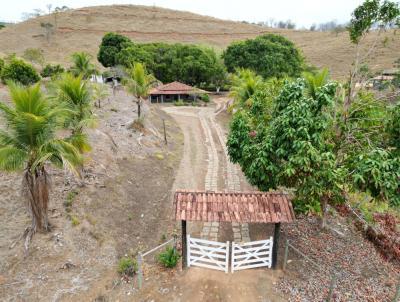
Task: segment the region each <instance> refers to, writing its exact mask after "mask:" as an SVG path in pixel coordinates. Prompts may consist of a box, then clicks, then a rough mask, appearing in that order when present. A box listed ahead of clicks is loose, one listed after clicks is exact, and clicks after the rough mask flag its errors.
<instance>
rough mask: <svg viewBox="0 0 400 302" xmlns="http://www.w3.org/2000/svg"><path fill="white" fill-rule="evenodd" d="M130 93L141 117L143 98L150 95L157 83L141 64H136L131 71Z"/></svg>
mask: <svg viewBox="0 0 400 302" xmlns="http://www.w3.org/2000/svg"><path fill="white" fill-rule="evenodd" d="M129 75H130V79H129V81H128V84H127V85H128V91H129V92H130V93H131V94H132V95H133V96H134V97H135V99H136V100H135V102H136V104H137V113H138V117H139V118H140V116H141V105H142V101H143V98H144V97H146V96H147V95H148V93H149V90H150V88H151V87H152V86H153V85H154V84H155V83H156V79H155V78H154V76H153V75H152V74H148V73H147V71H146V69H145V67H144V66H143V64H141V63H136V64H135V65H133V67H132V68H131V69H130V70H129Z"/></svg>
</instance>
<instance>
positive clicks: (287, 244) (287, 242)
mask: <svg viewBox="0 0 400 302" xmlns="http://www.w3.org/2000/svg"><path fill="white" fill-rule="evenodd" d="M288 254H289V240H288V239H286V242H285V254H284V256H283V257H284V258H283V266H282V269H283V270H286V265H287V258H288Z"/></svg>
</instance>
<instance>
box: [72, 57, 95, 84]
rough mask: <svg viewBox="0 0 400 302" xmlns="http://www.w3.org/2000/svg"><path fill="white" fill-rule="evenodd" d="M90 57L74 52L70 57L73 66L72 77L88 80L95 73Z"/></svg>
mask: <svg viewBox="0 0 400 302" xmlns="http://www.w3.org/2000/svg"><path fill="white" fill-rule="evenodd" d="M91 60H92V56H91V55H90V54H88V53H86V52H76V53H74V54H73V55H72V62H73V65H72V67H71V69H70V70H71V72H72V74H73V75H74V76H81V77H82V78H83V79H88V78H89V77H90V76H91V75H92V74H95V73H96V72H97V70H96V67H95V66H94V65H93V64H92V62H91Z"/></svg>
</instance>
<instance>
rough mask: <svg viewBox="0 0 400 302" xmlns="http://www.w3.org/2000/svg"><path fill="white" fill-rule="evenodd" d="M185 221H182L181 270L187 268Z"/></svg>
mask: <svg viewBox="0 0 400 302" xmlns="http://www.w3.org/2000/svg"><path fill="white" fill-rule="evenodd" d="M186 237H187V236H186V220H182V269H185V268H186V266H187V242H186V240H187V238H186Z"/></svg>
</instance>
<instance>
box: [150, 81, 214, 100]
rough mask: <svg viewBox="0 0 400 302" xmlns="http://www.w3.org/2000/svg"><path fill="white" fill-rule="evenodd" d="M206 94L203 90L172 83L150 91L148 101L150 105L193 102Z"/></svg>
mask: <svg viewBox="0 0 400 302" xmlns="http://www.w3.org/2000/svg"><path fill="white" fill-rule="evenodd" d="M205 93H208V92H207V91H205V90H202V89H199V88H196V87H192V86H189V85H186V84H183V83H180V82H176V81H175V82H172V83H168V84H165V85H161V86H158V87H155V88H153V89H152V90H150V93H149V100H150V101H151V102H152V103H165V102H174V101H179V100H191V101H194V100H196V98H197V97H198V96H199V95H202V94H205Z"/></svg>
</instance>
